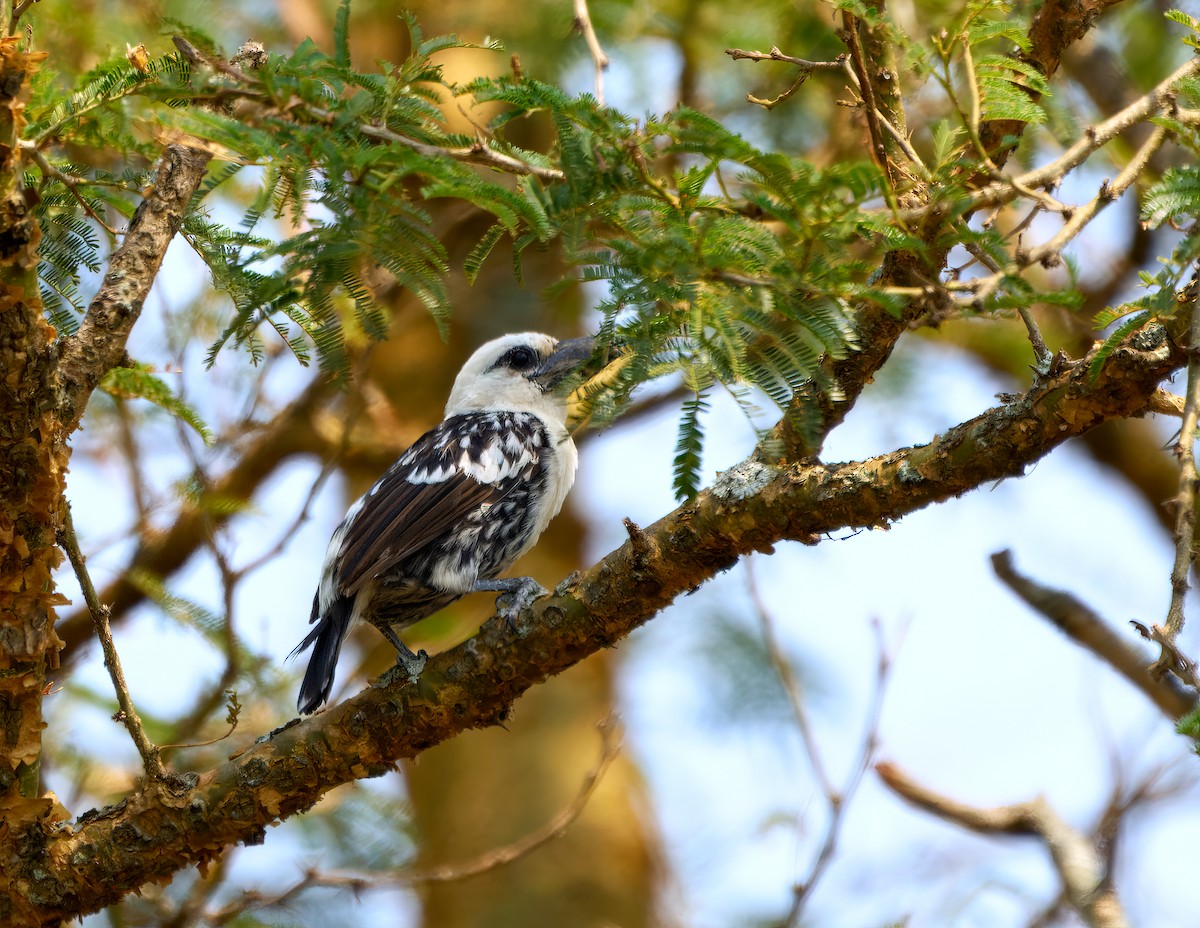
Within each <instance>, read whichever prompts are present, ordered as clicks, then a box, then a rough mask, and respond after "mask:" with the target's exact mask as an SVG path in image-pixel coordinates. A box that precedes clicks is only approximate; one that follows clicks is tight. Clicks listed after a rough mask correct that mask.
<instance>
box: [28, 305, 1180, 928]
mask: <svg viewBox="0 0 1200 928" xmlns="http://www.w3.org/2000/svg"><path fill="white" fill-rule="evenodd" d="M1182 361H1183V353H1182V352H1181V351H1180V350H1179V349H1178V348H1176V347H1175V345H1174V343H1173V342H1172V340H1171V337H1170V335H1169V333H1168V332H1167V330H1166V329H1165V328H1164V327H1163V326H1162V325H1159V324H1153V325H1150V326H1148V327H1146V328H1145V329H1143V330H1142V331H1141V332H1139V333H1137V334H1136V335H1135V336H1134V337H1133V338H1132V339H1131V340H1130V342H1128V343H1127V347H1124V348H1122V349H1120V350H1118V351H1116V352H1114V353H1113V355H1112V356H1111V357H1110V359H1109V361H1108V362H1107V364H1106V366H1105V367H1104V369H1103V370H1102V371H1101V373H1100V375H1099V376H1098V377H1097V378H1095V379H1093V378H1092V377H1091V375H1090V374H1089V372H1088V370H1087V367H1086V365H1083V364H1076V365H1074V366H1071V367H1069V368H1067V369H1064V370H1061V371H1059V372H1058V373H1056V374H1054V375H1053V376H1050V377H1048V378H1046V379H1045V380H1044V381H1042V382H1040V383H1039V384H1038V385H1036V386H1035V387H1034V388H1033V389H1032V390H1031V391H1030V392H1029V394H1027V395H1026V396H1023V397H1021V398H1020V399H1018V400H1016V401H1014V402H1012V403H1009V404H1007V405H1003V406H999V407H996V408H994V409H991V410H988V411H987V412H985V413H983V414H982V415H980V416H977V417H976V418H974V419H971V420H969V421H967V422H964V423H963V424H961V425H959V426H956V427H955V428H953V429H950V430H949V431H947V432H946V433H945V434H944V435H941V436H938V437H937V438H935V439H934V440H933V441H932V442H930V443H929V444H927V445H922V446H919V447H914V448H906V449H903V450H900V451H896V452H893V453H891V454H887V455H882V456H880V457H877V458H872V459H870V460H867V461H862V462H856V463H849V464H842V465H836V466H833V465H829V466H827V465H795V466H792V467H788V468H771V467H767V466H765V465H762V464H755V463H751V464H746V465H741V466H740V467H737V468H734V469H733V470H732V471H730V472H728V473H726V474H725V475H723V476H722V477H721V478H720V479H718V481H717V483H716V484H715V485H714V486H713V487H712V488H711V489H709V490H707V491H705V492H704V493H701V494H700V495H699V496H698V497H697V498H696V499H694V500H693V501H691V502H689V503H687V504H686V505H684V506H682V507H680V508H679V509H677V510H676V511H674V512H673V513H671V514H670V515H668V516H666V517H665V518H663V519H662V520H660V521H659V522H657V523H655V524H654V525H653V526H650V527H649V528H647V529H645V530H640V529H636V528H635V527H631V530H630V531H631V537H630V540H629V541H628V542H627V543H626V544H625V545H623V546H622V547H621V548H619V549H618V550H616V551H614V552H612V553H611V554H610V555H608V556H607V557H605V558H604V559H603V560H602V561H601V562H600V563H599V564H597V565H596V566H595V567H593V568H591V569H590V570H588V571H587V572H585V573H583V574H579V575H574V576H572V577H571V578H568V580H566V581H564V582H563V583H562V584H561V585H560V586H559V588H558V590H557V591H556V594H555V595H554V596H552V597H549V598H546V599H543V600H540V601H538V602H537V603H535V604H534V605H533V606H532V607H531V608H530V609H529V610H528V611H527V613H526V614H525V616H523V617H522V620H521V621H519V622H518V623H517V632H516V633H515V634H514V633H513V632H512V631H510V630H508V629H507V628H506V627H505V624H504V623H502V622H499V621H495V620H493V621H490V622H488V623H487V624H486V625H485V626H484V627H483V628H482V629H481V630H480V632H479V634H478V635H477V636H475V637H474V638H472V639H470V640H469V641H467V642H465V643H463V644H462V645H459V646H458V647H456V648H454V649H452V650H450V651H447V652H445V653H442V654H439V655H437V656H435V657H433V658H431V660H430V662H429V665H428V666H427V667H426V669H425V672H424V673H423V674H422V676H421V678H420V680H419V681H418V682H417V683H416V684H412V683H409V682H407V681H406V680H399V681H397V680H386V679H385V681H383V682H381V683H380V684H377V685H375V686H373V687H371V688H369V689H367V690H366V691H364V692H363V693H361V694H359V695H357V696H355V697H353V698H352V699H349V700H347V701H345V702H343V703H341V704H339V705H336V706H333V707H332V708H330V709H329V710H327V711H325V712H322V713H320V714H318V715H317V716H314V717H310V718H307V719H304V720H303V721H299V722H297V723H294V724H293V725H291V726H290V727H287V728H285V729H283V730H280V731H278V732H276V733H274V734H273V735H272V736H270V737H268V738H266V739H264V740H263V741H261V742H260V743H256V744H255V745H253V746H252V747H250V748H249V749H248V750H246V751H244V752H243V753H240V754H237V755H234V756H233V757H231V759H230V760H229V761H228V762H227V763H225V764H223V765H222V766H220V767H218V768H217V769H215V770H212V771H208V772H206V773H203V774H200V775H194V774H193V775H189V776H188V777H187V778H185V779H179V780H177V781H175V782H173V783H155V784H151V785H149V786H146V787H144V788H143V789H142V790H140V791H138V792H136V793H134V794H133V795H131V796H130V797H128V798H127V799H126V800H124V801H123V802H121V803H119V804H118V805H116V806H113V807H111V808H107V809H103V810H100V811H96V812H92V813H88V814H86V815H84V816H82V817H81V818H80V819H79V820H78V821H77V822H76V823H74V824H72V825H66V824H63V825H58V826H55V827H54V828H52V829H51V830H50V831H49V832H48V834H47V836H46V841H45V844H44V847H43V848H42V857H41V860H40V862H39V864H38V866H37V867H31V868H29V869H28V870H26V871H25V873H24V874H23V876H24V877H25V879H27V880H28V892H29V896H30V898H36V899H37V900H38V905H39V907H40V912H39V915H40V919H41V921H40V923H41V924H47V925H49V924H54V923H55V922H56V921H57V920H58V919H61V918H69V917H73V916H77V915H80V914H83V913H86V912H91V911H95V910H97V909H99V908H102V907H103V906H105V905H108V904H110V903H112V902H115V901H116V900H117V899H119V898H120V897H121V896H123V895H124V894H126V893H127V892H130V891H132V890H134V889H136V887H138V886H140V885H142V884H144V883H146V882H149V881H154V880H167V879H169V878H170V877H171V875H172V874H173V873H174V872H175V871H177V870H179V869H180V868H182V867H185V866H188V865H189V864H194V863H203V862H205V861H207V860H211V859H214V858H215V857H216V856H217V855H219V854H220V853H221V851H222V849H224V848H225V847H227V846H229V845H231V844H235V843H247V844H253V843H258V842H261V841H262V840H264V837H265V834H266V828H267V826H269V825H271V824H272V823H274V822H276V821H279V820H280V819H282V818H286V817H288V816H290V815H294V814H295V813H297V812H301V811H303V810H305V809H307V808H309V807H310V806H311V805H312V804H313V803H314V802H316V800H317V799H318V798H319V797H320V796H321V795H322V794H323V793H325V792H327V791H328V790H330V789H332V788H333V787H335V786H337V785H339V784H341V783H345V782H347V781H349V780H352V779H358V778H362V777H367V776H378V775H380V774H383V773H385V772H387V771H389V770H392V769H394V767H395V765H396V763H397V762H398V761H399V760H401V759H403V758H411V757H415V756H416V755H418V754H419V753H421V752H422V751H424V750H426V749H427V748H429V747H431V746H433V745H435V744H438V743H440V742H442V741H445V740H446V739H447V738H450V737H452V736H454V735H456V734H458V733H460V732H462V731H464V730H466V729H469V728H476V727H481V726H486V725H494V724H498V723H500V722H502V721H504V719H505V718H506V717H507V716H508V714H509V712H510V711H511V709H512V705H513V702H514V700H516V699H517V698H518V697H519V696H520V695H521V694H522V693H524V692H525V691H526V690H527V689H528V688H529V687H531V686H533V685H534V684H536V683H540V682H542V681H543V680H545V679H546V678H547V677H549V676H551V675H554V674H557V673H560V672H562V671H563V670H565V669H567V668H568V667H571V666H572V665H574V664H576V663H578V662H579V661H580V660H582V659H583V658H584V657H586V656H587V655H589V654H592V653H594V652H596V651H598V650H599V649H601V648H604V647H608V646H610V645H612V644H614V643H615V642H617V641H619V640H620V639H621V638H623V637H624V636H625V635H627V634H629V632H630V631H632V630H633V629H634V628H637V627H638V626H640V625H642V624H643V623H644V622H646V621H647V620H648V619H650V618H651V617H652V616H654V615H655V614H656V613H657V612H658V611H659V610H660V609H662V608H663V607H664V606H666V605H667V604H668V603H670V602H671V601H672V600H673V599H674V598H675V597H676V596H678V595H679V594H681V593H684V592H686V591H688V590H691V589H693V588H695V587H696V586H698V585H699V584H701V583H703V582H704V581H705V580H707V579H709V578H711V577H713V576H715V575H716V574H718V573H720V572H721V571H723V570H725V569H727V568H728V567H730V566H732V565H733V564H734V563H735V562H736V561H737V560H738V558H740V557H742V556H743V555H745V554H747V553H749V552H751V551H769V550H770V549H771V548H772V547H773V546H774V545H775V544H776V543H778V542H780V541H783V540H788V539H796V540H800V541H805V542H809V543H813V542H816V541H818V540H819V538H820V536H821V535H823V534H825V533H827V532H833V531H837V530H839V529H844V528H847V527H854V526H873V525H882V524H886V523H887V522H889V521H892V520H894V519H898V518H901V517H902V516H904V515H906V514H907V513H910V512H913V511H915V510H917V509H921V508H923V507H924V506H927V505H929V504H930V503H935V502H940V501H943V500H947V499H951V498H954V497H956V496H959V495H961V494H962V493H965V492H966V491H968V490H970V489H972V488H974V487H977V486H980V485H981V484H985V483H989V482H991V481H994V480H998V479H1001V478H1004V477H1013V476H1019V475H1020V474H1021V473H1022V472H1023V470H1024V468H1025V467H1026V466H1028V465H1029V464H1031V463H1032V462H1034V461H1036V460H1038V459H1039V458H1040V457H1042V456H1043V455H1045V454H1046V453H1048V452H1049V451H1051V450H1052V449H1054V448H1056V447H1058V446H1059V445H1060V444H1062V443H1063V442H1064V441H1066V440H1067V439H1069V438H1071V437H1074V436H1077V435H1080V434H1082V433H1084V432H1086V431H1087V430H1089V429H1091V428H1093V427H1095V426H1096V425H1098V424H1099V423H1101V422H1104V421H1105V420H1107V419H1110V418H1113V417H1117V416H1128V415H1136V414H1138V413H1139V412H1141V411H1142V410H1144V409H1145V405H1146V403H1147V401H1148V398H1149V397H1150V395H1151V394H1152V393H1153V391H1154V389H1155V388H1156V387H1157V385H1158V384H1159V383H1160V382H1161V380H1162V379H1163V378H1164V377H1165V376H1167V375H1168V374H1170V372H1171V371H1173V370H1175V369H1177V368H1178V367H1179V366H1180V365H1181V364H1182ZM385 676H386V675H385ZM29 923H31V924H36V923H38V922H29Z"/></svg>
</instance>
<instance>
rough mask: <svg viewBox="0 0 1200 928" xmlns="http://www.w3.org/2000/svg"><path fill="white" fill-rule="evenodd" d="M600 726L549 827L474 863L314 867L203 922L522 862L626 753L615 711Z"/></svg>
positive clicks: (567, 820)
mask: <svg viewBox="0 0 1200 928" xmlns="http://www.w3.org/2000/svg"><path fill="white" fill-rule="evenodd" d="M596 730H597V731H598V732H599V734H600V758H599V759H598V760H597V761H596V764H595V766H594V767H593V768H592V769H591V770H589V771H588V773H587V774H586V775H585V776H584V778H583V782H582V784H581V785H580V788H579V792H578V794H577V795H576V796H575V798H574V799H572V800H571V802H570V803H569V804H568V805H567V806H565V807H564V808H563V809H562V810H561V811H560V812H559V813H558V814H557V815H555V816H554V818H552V819H551V820H550V821H548V822H546V823H545V824H544V825H542V826H541V827H539V828H538V829H536V830H535V831H532V832H530V833H529V834H527V835H526V836H525V837H523V838H521V839H519V840H517V841H514V842H512V843H511V844H507V845H505V846H504V847H499V848H494V849H493V850H490V851H488V852H487V853H485V854H481V855H480V856H479V857H477V858H475V859H474V860H471V861H465V862H462V863H457V864H444V865H440V866H436V867H427V868H423V869H422V868H410V869H399V870H393V871H389V872H386V873H361V874H359V873H353V874H350V873H330V872H324V871H320V870H317V869H312V870H309V871H308V872H306V873H305V875H304V877H303V878H302V879H300V880H298V881H297V882H296V883H294V884H292V885H291V886H289V887H287V888H286V889H283V890H281V891H280V892H277V893H272V894H269V895H268V894H263V893H259V892H247V893H244V894H243V895H242V896H241V897H240V898H239V899H238V900H237V901H235V902H232V903H230V904H229V905H226V906H224V907H222V908H221V909H219V910H217V911H215V912H212V913H210V914H207V915H205V916H204V919H203V921H204V922H205V923H206V924H210V925H213V926H218V925H225V924H228V923H229V922H230V921H232V920H233V919H235V918H237V917H238V916H240V915H242V914H243V913H245V912H249V911H257V910H262V909H267V908H278V907H280V906H283V905H286V904H287V903H289V902H290V901H292V900H293V899H295V898H296V897H297V896H299V895H300V894H301V893H303V892H304V891H305V890H308V889H311V888H314V887H318V886H323V887H334V888H342V889H349V890H351V891H353V892H358V891H360V890H363V889H370V888H378V887H381V886H413V885H417V884H420V883H446V882H453V881H457V880H465V879H469V878H470V877H474V876H479V875H480V874H482V873H487V872H488V871H489V870H495V869H496V868H497V867H503V866H506V865H508V864H511V863H514V862H515V861H518V860H520V859H521V858H522V857H526V856H528V855H529V854H531V853H533V852H534V851H536V850H537V849H538V848H540V847H543V846H544V845H546V844H547V843H549V842H550V841H553V840H554V839H555V838H557V837H559V836H561V835H562V834H563V832H564V831H566V830H567V828H569V827H570V826H571V824H573V823H574V822H575V820H576V819H578V818H579V816H580V815H581V814H582V812H583V810H584V809H585V808H587V804H588V801H589V800H590V799H591V798H592V795H593V794H594V793H595V792H596V789H597V788H598V787H599V785H600V783H601V781H602V780H603V779H604V774H605V773H606V772H607V771H608V768H609V767H610V766H611V765H612V762H613V761H614V760H616V759H617V756H618V755H619V754H620V752H621V744H622V730H621V724H620V720H619V719H618V718H617V717H616V716H615V715H610V716H608V717H607V718H604V719H601V720H600V721H599V722H598V723H597V725H596Z"/></svg>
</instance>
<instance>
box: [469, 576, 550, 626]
mask: <svg viewBox="0 0 1200 928" xmlns="http://www.w3.org/2000/svg"><path fill="white" fill-rule="evenodd" d="M472 592H474V593H494V592H498V593H499V594H500V595H499V596H497V597H496V615H498V616H500V617H501V618H502V619H504V621H505V622H506V623H507V624H508V627H509V628H510V629H512V630H513V631H514V632H516V631H517V626H516V618H517V616H518V615H520V614H521V613H522V612H523V611H524V610H525V608H526V607H527V606H529V605H530V604H531V603H532V602H533V601H534V600H535V599H540V598H541V597H543V596H548V595H549V593H550V591H549V590H547V589H545V588H544V587H543V586H542V585H541V584H540V583H538V582H537V581H536V580H534V579H533V577H506V578H504V579H503V580H476V581H475V586H474V587H472Z"/></svg>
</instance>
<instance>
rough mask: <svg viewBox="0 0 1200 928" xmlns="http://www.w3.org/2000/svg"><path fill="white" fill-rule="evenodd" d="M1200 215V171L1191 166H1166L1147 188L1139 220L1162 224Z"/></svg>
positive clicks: (1151, 224) (1155, 224) (1149, 224)
mask: <svg viewBox="0 0 1200 928" xmlns="http://www.w3.org/2000/svg"><path fill="white" fill-rule="evenodd" d="M1197 215H1200V170H1198V169H1197V168H1195V167H1194V166H1192V165H1183V166H1181V167H1174V168H1168V169H1167V170H1166V171H1165V172H1164V173H1163V176H1162V179H1161V180H1159V182H1158V183H1157V184H1155V185H1154V186H1152V187H1151V188H1150V189H1149V190H1147V191H1146V196H1145V199H1144V200H1143V201H1142V221H1143V222H1145V223H1146V224H1147V225H1148V226H1153V227H1157V226H1161V225H1162V224H1163V223H1164V222H1174V221H1175V220H1176V219H1179V218H1184V219H1193V220H1194V219H1195V217H1196V216H1197Z"/></svg>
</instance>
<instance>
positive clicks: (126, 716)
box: [58, 500, 167, 780]
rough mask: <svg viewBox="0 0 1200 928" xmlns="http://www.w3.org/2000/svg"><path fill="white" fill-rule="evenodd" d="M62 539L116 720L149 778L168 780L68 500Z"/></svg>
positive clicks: (61, 533) (61, 534) (64, 506)
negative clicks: (105, 672)
mask: <svg viewBox="0 0 1200 928" xmlns="http://www.w3.org/2000/svg"><path fill="white" fill-rule="evenodd" d="M58 537H59V544H61V545H62V546H63V548H64V550H66V552H67V557H68V558H69V559H70V561H71V566H72V567H73V568H74V569H75V576H76V577H77V578H78V580H79V586H80V589H82V591H83V598H84V601H85V602H86V603H87V606H88V610H89V611H90V612H91V614H92V622H93V623H94V624H95V626H96V637H97V638H99V639H100V648H101V649H102V650H103V652H104V666H105V667H107V668H108V674H109V676H110V677H111V678H112V684H113V689H114V690H116V693H117V705H118V706H119V707H120V711H119V712H118V713H117V715H116V718H117V719H118V720H119V721H121V722H122V723H124V725H125V728H126V730H127V731H128V732H129V737H130V738H132V739H133V744H134V747H136V748H137V752H138V753H139V754H140V755H141V756H142V766H143V767H144V768H145V771H146V776H148V777H149V778H150V779H152V780H162V779H165V778H166V775H167V771H166V768H165V767H164V766H163V762H162V758H160V757H159V755H158V748H157V747H155V746H154V743H153V742H151V740H150V739H149V738H148V737H147V735H146V730H145V729H144V728H143V727H142V719H141V717H140V716H139V715H138V714H137V710H136V709H135V708H134V706H133V700H132V699H131V698H130V696H129V687H128V686H127V685H126V684H125V674H124V672H123V671H122V670H121V659H120V657H118V656H117V647H116V645H115V644H114V643H113V636H112V628H111V627H110V626H109V623H108V607H107V606H104V605H101V603H100V599H99V597H98V596H97V595H96V587H95V586H94V585H93V584H92V578H91V577H90V576H89V575H88V572H87V565H86V563H85V561H84V557H83V553H82V552H81V551H80V550H79V540H78V539H77V538H76V537H75V525H74V522H73V521H72V520H71V504H70V503H68V502H66V501H65V500H64V501H63V509H62V528H61V529H60V530H59V533H58Z"/></svg>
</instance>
